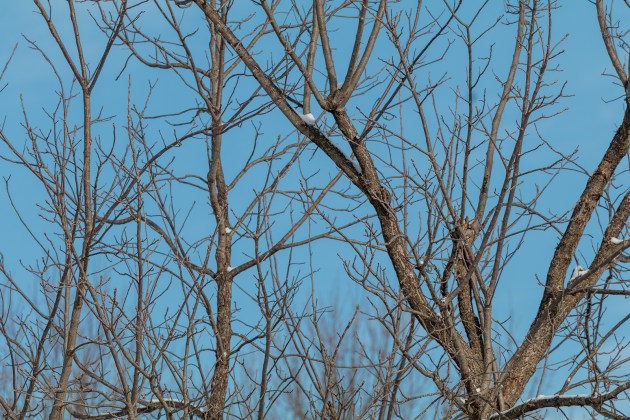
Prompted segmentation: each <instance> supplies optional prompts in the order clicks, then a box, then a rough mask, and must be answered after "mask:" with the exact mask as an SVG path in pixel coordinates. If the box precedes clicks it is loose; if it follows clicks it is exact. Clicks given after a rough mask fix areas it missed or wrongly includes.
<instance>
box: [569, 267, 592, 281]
mask: <svg viewBox="0 0 630 420" xmlns="http://www.w3.org/2000/svg"><path fill="white" fill-rule="evenodd" d="M587 273H588V269H584V268H582V266H581V265H576V266H575V268H574V269H573V273H572V274H571V280H575V279H576V278H578V277H580V276H583V275H585V274H587Z"/></svg>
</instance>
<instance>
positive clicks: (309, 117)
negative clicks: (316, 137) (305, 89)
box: [298, 112, 316, 125]
mask: <svg viewBox="0 0 630 420" xmlns="http://www.w3.org/2000/svg"><path fill="white" fill-rule="evenodd" d="M298 116H299V117H300V118H301V119H302V121H304V122H305V123H306V124H308V125H315V121H316V120H315V116H314V115H313V114H311V113H310V112H309V113H308V114H300V113H299V112H298Z"/></svg>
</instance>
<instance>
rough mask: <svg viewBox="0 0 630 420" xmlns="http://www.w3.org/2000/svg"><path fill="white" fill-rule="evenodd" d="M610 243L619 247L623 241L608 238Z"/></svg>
mask: <svg viewBox="0 0 630 420" xmlns="http://www.w3.org/2000/svg"><path fill="white" fill-rule="evenodd" d="M610 243H611V244H613V245H619V244H621V243H623V239H619V238H610Z"/></svg>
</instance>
